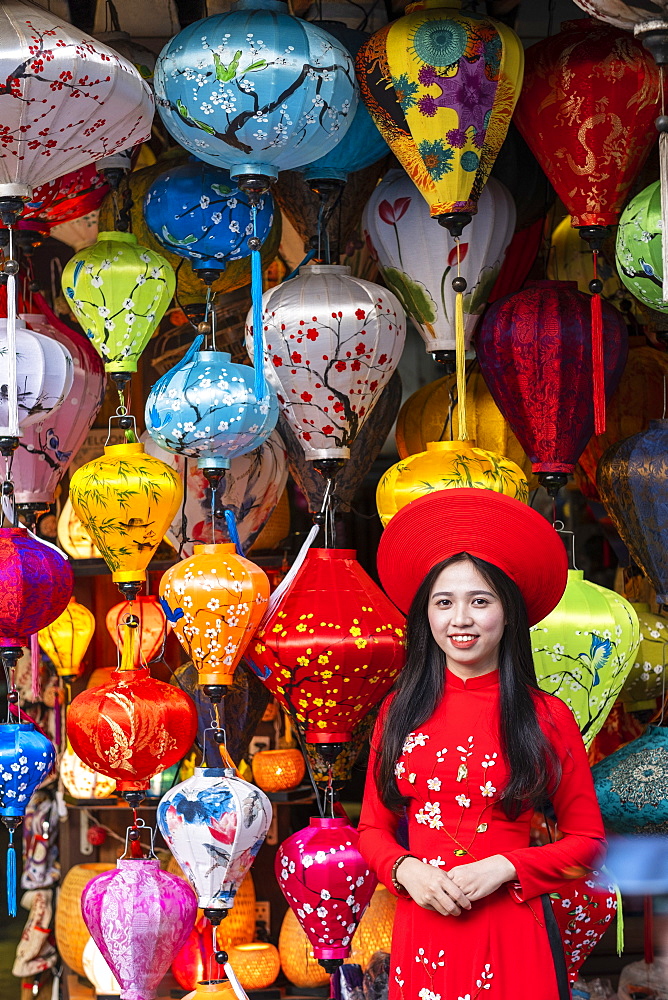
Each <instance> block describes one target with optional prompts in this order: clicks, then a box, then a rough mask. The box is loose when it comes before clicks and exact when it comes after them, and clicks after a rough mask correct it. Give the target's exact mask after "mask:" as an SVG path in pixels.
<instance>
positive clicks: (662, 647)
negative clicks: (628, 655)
mask: <svg viewBox="0 0 668 1000" xmlns="http://www.w3.org/2000/svg"><path fill="white" fill-rule="evenodd" d="M633 610H634V611H635V613H636V614H637V615H638V624H639V625H640V645H639V646H638V651H637V653H636V658H635V661H634V663H633V666H632V667H631V669H630V671H629V673H628V676H627V678H626V680H625V681H624V687H623V688H622V690H621V693H620V695H619V699H620V701H621V702H622V703H623V705H624V706H625V708H626V710H627V711H628V712H641V711H643V710H645V709H651V710H652V711H655V710H656V707H657V698H660V697H661V696H662V694H663V691H664V685H665V684H666V668H667V667H668V618H666V617H665V616H664V615H660V614H659V615H656V614H654V613H653V612H652V611H651V609H650V606H649V604H640V603H635V602H634V603H633Z"/></svg>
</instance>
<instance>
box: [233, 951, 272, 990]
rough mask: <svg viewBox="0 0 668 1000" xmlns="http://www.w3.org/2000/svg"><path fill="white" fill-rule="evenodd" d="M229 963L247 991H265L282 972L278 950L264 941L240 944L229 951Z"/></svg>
mask: <svg viewBox="0 0 668 1000" xmlns="http://www.w3.org/2000/svg"><path fill="white" fill-rule="evenodd" d="M228 956H229V958H228V961H229V963H230V965H231V966H232V969H233V970H234V972H235V974H236V976H237V979H238V980H239V982H240V983H241V985H242V986H243V988H244V989H245V990H264V989H267V987H269V986H271V985H272V983H275V982H276V978H277V976H278V974H279V972H280V971H281V960H280V958H279V956H278V948H276V947H274V945H273V944H269V942H264V941H253V942H251V943H250V944H238V945H236V947H234V948H230V949H229V951H228Z"/></svg>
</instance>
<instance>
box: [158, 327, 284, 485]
mask: <svg viewBox="0 0 668 1000" xmlns="http://www.w3.org/2000/svg"><path fill="white" fill-rule="evenodd" d="M203 340H204V338H203V337H201V336H200V337H196V338H195V340H194V341H193V343H192V346H191V347H190V350H189V351H188V352H187V353H186V355H185V356H184V358H183V359H182V360H181V361H180V362H179V363H178V364H177V365H175V366H174V368H170V370H169V371H168V372H166V373H165V374H164V375H163V376H162V378H159V379H158V381H157V382H156V383H155V385H154V386H153V388H152V389H151V391H150V392H149V394H148V397H147V400H146V412H145V417H146V429H147V430H148V432H149V434H150V435H151V437H152V438H153V440H154V441H155V442H156V444H158V445H160V447H161V448H165V449H166V450H167V451H173V452H176V453H177V454H179V455H185V456H186V457H188V458H196V459H197V467H198V468H200V469H204V470H207V471H208V470H211V473H214V474H215V473H218V475H220V472H219V470H223V469H229V467H230V461H231V459H233V458H237V457H238V456H239V455H244V454H245V453H246V452H248V451H253V450H254V449H255V448H259V447H260V445H261V444H262V443H263V441H264V440H265V439H266V438H267V437H269V435H270V434H271V432H272V431H273V429H274V427H275V426H276V421H277V420H278V402H277V399H276V393H275V392H274V390H273V389H272V388H271V387H266V392H265V393H264V395H262V396H259V397H258V395H257V385H256V381H257V380H256V378H254V373H253V369H252V368H250V367H249V366H248V365H235V364H233V363H232V361H231V358H230V355H229V354H227V353H226V352H224V351H216V350H201V347H202V342H203ZM265 386H266V383H265Z"/></svg>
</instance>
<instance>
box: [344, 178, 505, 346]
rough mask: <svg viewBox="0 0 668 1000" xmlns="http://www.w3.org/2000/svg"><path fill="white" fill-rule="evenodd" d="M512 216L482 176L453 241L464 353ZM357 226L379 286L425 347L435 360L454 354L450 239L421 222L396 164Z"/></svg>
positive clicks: (424, 215)
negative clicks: (461, 281) (459, 238)
mask: <svg viewBox="0 0 668 1000" xmlns="http://www.w3.org/2000/svg"><path fill="white" fill-rule="evenodd" d="M515 219H516V212H515V203H514V202H513V199H512V197H511V195H510V193H509V192H508V190H507V189H506V188H505V187H504V186H503V184H501V183H500V182H499V181H495V180H494V179H493V178H490V180H489V181H488V182H487V184H486V185H485V188H484V189H483V191H482V193H481V195H480V201H479V202H478V211H477V214H476V215H475V216H474V217H473V219H472V221H471V225H470V227H469V228H468V229H467V231H466V241H465V242H463V243H461V244H460V247H459V250H460V252H459V257H460V274H461V275H462V276H463V277H464V278H466V283H467V289H466V293H465V295H464V299H463V307H464V346H465V348H466V350H467V351H470V350H471V340H472V337H473V331H474V330H475V328H476V325H477V323H478V320H479V318H480V315H481V313H482V311H483V309H484V308H485V306H486V305H487V300H488V297H489V292H490V291H491V289H492V287H493V285H494V282H495V281H496V278H497V276H498V273H499V270H500V268H501V264H502V262H503V258H504V257H505V253H506V248H507V247H508V244H509V243H510V240H511V238H512V235H513V233H514V231H515ZM362 227H363V231H364V235H365V237H366V239H367V241H368V242H370V243H371V246H372V247H373V250H374V252H375V254H376V256H377V258H378V263H379V265H380V267H381V269H382V274H383V278H384V280H385V282H386V284H387V285H388V286H389V287H390V288H391V289H392V291H393V292H394V293H395V295H397V297H398V298H399V299H400V301H401V303H402V305H403V307H404V309H405V310H406V312H407V313H408V315H409V316H410V317H411V319H412V320H413V322H414V323H415V324H416V326H417V328H418V331H419V333H420V336H421V337H422V339H423V341H424V344H425V350H426V351H427V352H432V353H437V355H438V357H439V359H441V360H445V359H446V358H452V359H454V351H455V305H456V292H455V291H454V289H453V287H452V278H454V276H455V275H456V274H457V245H456V243H455V241H454V239H453V238H452V236H450V234H449V232H448V231H447V230H445V229H440V228H439V229H437V228H436V227H435V226H432V225H430V224H429V208H428V206H427V203H426V202H425V200H424V198H421V197H420V195H419V192H418V190H417V188H416V187H415V184H413V182H412V181H411V179H410V177H409V176H408V175H407V174H406V173H405V172H404V171H403V170H390V171H389V173H387V174H386V175H385V177H384V178H383V180H382V181H381V182H380V184H379V185H378V187H377V188H376V189H375V191H374V192H373V194H372V195H371V198H370V199H369V201H368V202H367V206H366V208H365V210H364V215H363V218H362ZM448 276H449V277H450V281H448V280H447V279H448ZM441 351H446V352H449V353H448V354H447V355H441V354H440V352H441Z"/></svg>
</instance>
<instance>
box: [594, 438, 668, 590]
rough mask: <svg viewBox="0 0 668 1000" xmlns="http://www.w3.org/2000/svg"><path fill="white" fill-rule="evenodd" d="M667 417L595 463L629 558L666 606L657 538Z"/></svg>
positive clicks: (665, 560) (667, 560) (666, 566)
mask: <svg viewBox="0 0 668 1000" xmlns="http://www.w3.org/2000/svg"><path fill="white" fill-rule="evenodd" d="M667 441H668V420H652V421H650V425H649V430H646V431H642V432H641V433H640V434H634V435H633V437H630V438H626V439H625V440H624V441H619V442H617V444H613V445H611V447H610V448H608V450H607V451H606V452H605V454H604V455H603V457H602V458H601V461H600V463H599V470H598V479H597V485H598V492H599V494H600V496H601V500H602V501H603V503H604V504H605V509H606V510H607V512H608V514H609V515H610V517H611V519H612V521H613V523H614V525H615V527H616V528H617V531H618V532H619V534H620V536H621V539H622V541H623V542H624V544H625V545H626V547H627V548H628V550H629V552H630V553H631V556H632V557H633V560H634V562H636V563H637V564H638V566H640V568H641V569H642V571H643V573H644V574H645V576H646V577H648V579H649V580H650V581H651V584H652V586H653V587H654V589H655V590H656V599H657V603H658V604H668V555H667V553H666V550H665V545H664V543H663V539H662V528H663V508H664V503H665V500H664V497H665V496H666V489H667V487H668V467H667V466H666V452H665V448H666V443H667Z"/></svg>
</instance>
